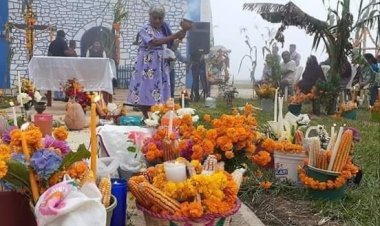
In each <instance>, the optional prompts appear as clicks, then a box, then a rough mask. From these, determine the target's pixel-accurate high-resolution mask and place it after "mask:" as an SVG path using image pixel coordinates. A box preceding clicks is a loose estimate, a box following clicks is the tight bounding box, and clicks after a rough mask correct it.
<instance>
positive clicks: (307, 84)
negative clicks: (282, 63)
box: [297, 55, 326, 94]
mask: <svg viewBox="0 0 380 226" xmlns="http://www.w3.org/2000/svg"><path fill="white" fill-rule="evenodd" d="M318 80H326V79H325V76H324V74H323V71H322V68H321V66H320V65H319V63H318V60H317V58H316V57H315V56H314V55H311V56H310V57H309V58H308V59H307V62H306V67H305V71H304V72H303V74H302V79H301V80H300V81H299V82H298V83H297V86H298V88H299V89H300V90H301V92H303V93H304V94H308V93H310V92H311V90H312V88H313V86H315V84H317V81H318Z"/></svg>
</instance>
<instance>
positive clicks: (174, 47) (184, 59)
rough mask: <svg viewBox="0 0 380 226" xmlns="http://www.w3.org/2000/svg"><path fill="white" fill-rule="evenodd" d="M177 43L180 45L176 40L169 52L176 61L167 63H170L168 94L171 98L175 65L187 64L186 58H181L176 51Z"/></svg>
mask: <svg viewBox="0 0 380 226" xmlns="http://www.w3.org/2000/svg"><path fill="white" fill-rule="evenodd" d="M179 43H180V41H179V40H176V41H175V42H174V43H173V46H172V48H171V50H172V51H174V54H175V57H176V59H172V60H170V62H169V63H170V94H171V97H173V98H174V93H175V76H176V73H175V64H176V62H177V61H179V62H182V63H185V64H186V65H187V64H188V63H189V62H188V60H187V59H186V57H184V56H182V54H181V52H180V51H179V50H178V46H179Z"/></svg>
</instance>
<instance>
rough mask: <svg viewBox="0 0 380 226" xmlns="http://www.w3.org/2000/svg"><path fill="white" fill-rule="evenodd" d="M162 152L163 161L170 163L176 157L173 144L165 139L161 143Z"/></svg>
mask: <svg viewBox="0 0 380 226" xmlns="http://www.w3.org/2000/svg"><path fill="white" fill-rule="evenodd" d="M162 150H163V152H164V156H163V158H164V161H171V160H174V159H176V158H177V157H178V154H177V153H176V147H175V142H174V141H172V140H169V139H165V140H163V142H162Z"/></svg>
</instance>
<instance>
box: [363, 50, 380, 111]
mask: <svg viewBox="0 0 380 226" xmlns="http://www.w3.org/2000/svg"><path fill="white" fill-rule="evenodd" d="M364 58H365V59H366V61H367V63H368V64H369V65H370V68H371V70H370V71H369V72H368V73H365V74H366V75H367V76H366V78H365V81H364V82H363V83H361V85H360V86H361V87H364V86H366V85H369V95H370V99H369V104H370V105H371V106H373V105H374V104H375V102H376V99H377V97H378V88H379V84H378V82H377V81H376V76H379V72H380V69H379V66H378V63H377V60H376V58H375V57H374V56H373V55H372V54H370V53H366V54H364Z"/></svg>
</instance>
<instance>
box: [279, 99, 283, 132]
mask: <svg viewBox="0 0 380 226" xmlns="http://www.w3.org/2000/svg"><path fill="white" fill-rule="evenodd" d="M278 101H279V106H278V107H279V109H278V124H279V127H280V128H279V129H280V131H279V135H280V136H281V135H282V131H284V122H283V115H282V108H283V104H284V97H279V98H278Z"/></svg>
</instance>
